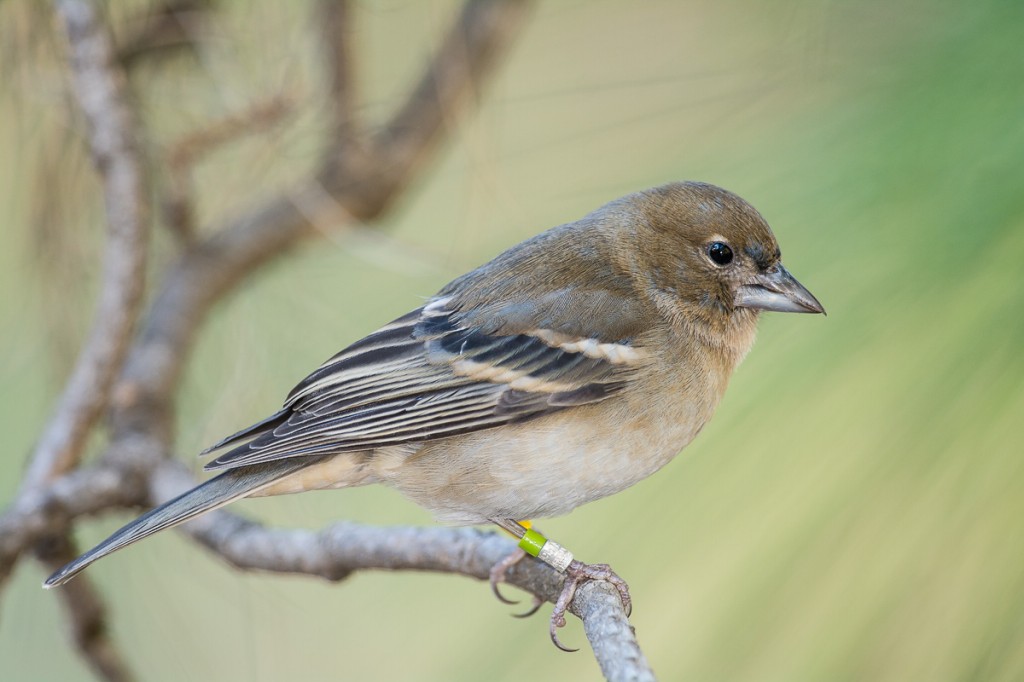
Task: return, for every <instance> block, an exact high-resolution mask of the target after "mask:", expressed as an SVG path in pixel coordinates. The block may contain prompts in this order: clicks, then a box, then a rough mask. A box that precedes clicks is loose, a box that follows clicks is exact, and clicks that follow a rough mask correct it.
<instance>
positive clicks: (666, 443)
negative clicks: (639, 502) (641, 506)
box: [379, 357, 731, 523]
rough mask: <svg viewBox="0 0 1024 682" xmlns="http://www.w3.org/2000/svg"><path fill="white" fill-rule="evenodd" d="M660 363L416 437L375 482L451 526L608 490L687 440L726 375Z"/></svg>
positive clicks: (689, 361)
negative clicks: (514, 414) (496, 423)
mask: <svg viewBox="0 0 1024 682" xmlns="http://www.w3.org/2000/svg"><path fill="white" fill-rule="evenodd" d="M660 364H661V371H658V372H646V373H643V374H642V376H641V377H639V378H637V379H635V380H634V381H632V382H631V383H630V384H629V385H628V386H627V387H626V388H624V389H623V390H622V391H621V392H619V393H617V394H615V395H614V396H613V397H612V398H609V399H607V400H605V401H602V402H599V403H595V404H591V405H584V406H580V407H574V408H570V409H567V410H563V411H560V412H556V413H554V414H551V415H547V416H544V417H539V418H536V419H533V420H530V421H527V422H523V423H519V424H509V425H504V426H501V427H498V428H495V429H491V430H487V431H481V432H477V433H472V434H466V435H462V436H457V437H454V438H449V439H444V440H438V441H433V442H429V443H425V444H423V446H422V447H421V448H420V449H419V450H418V451H417V452H416V453H415V454H413V455H411V456H409V457H408V458H406V459H404V461H403V462H402V463H401V465H400V466H391V467H390V468H389V469H388V471H387V472H386V473H385V472H382V475H381V476H380V479H379V480H381V482H383V483H385V484H388V485H391V486H393V487H395V488H397V489H398V490H400V491H401V492H402V493H404V494H405V495H406V496H408V497H409V498H411V499H412V500H413V501H415V502H417V503H418V504H420V505H421V506H423V507H426V508H427V509H429V510H431V511H432V512H433V513H434V514H435V515H436V516H437V518H438V519H440V520H442V521H448V522H453V523H481V522H484V521H486V520H488V519H494V518H516V519H528V518H542V517H549V516H558V515H561V514H566V513H568V512H569V511H571V510H573V509H574V508H576V507H578V506H580V505H581V504H585V503H586V502H591V501H593V500H596V499H599V498H602V497H606V496H608V495H612V494H614V493H617V492H619V491H621V490H624V489H625V488H628V487H629V486H631V485H633V484H634V483H636V482H638V481H640V480H642V479H644V478H646V477H648V476H650V475H651V474H653V473H654V472H655V471H657V470H658V469H660V468H661V467H663V466H664V465H665V464H666V463H668V462H669V461H670V460H671V459H672V458H673V457H675V455H676V454H677V453H678V452H679V451H680V450H681V449H683V448H684V447H685V446H686V445H687V444H689V443H690V441H691V440H693V438H694V437H695V436H696V435H697V434H698V433H699V432H700V430H701V428H702V427H703V426H704V424H705V423H706V422H707V421H708V419H710V417H711V415H712V413H713V412H714V409H715V407H716V405H717V404H718V401H719V398H720V397H721V394H722V392H723V391H724V389H725V383H726V381H727V379H728V377H727V375H726V373H725V372H723V371H721V370H718V369H716V367H715V366H714V363H708V362H704V361H701V359H696V360H695V359H693V358H690V357H687V358H683V359H682V361H679V362H676V363H669V364H667V365H666V363H660ZM729 369H731V368H729Z"/></svg>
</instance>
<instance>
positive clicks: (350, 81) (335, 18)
mask: <svg viewBox="0 0 1024 682" xmlns="http://www.w3.org/2000/svg"><path fill="white" fill-rule="evenodd" d="M318 14H319V16H318V18H319V21H320V26H321V29H322V31H323V43H324V48H325V50H326V52H327V54H326V63H327V69H328V71H329V72H330V75H331V92H330V95H331V103H332V105H333V106H332V107H331V109H332V111H333V112H334V140H335V147H337V148H343V147H345V146H346V145H349V144H351V143H353V142H355V141H356V140H358V139H359V138H360V137H361V131H360V127H359V124H358V122H357V121H356V86H355V74H354V71H355V70H354V69H353V64H352V62H353V60H352V53H353V49H352V35H353V33H354V31H353V26H352V4H351V3H350V2H349V1H348V0H320V9H319V13H318Z"/></svg>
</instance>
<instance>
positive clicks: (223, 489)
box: [43, 457, 318, 588]
mask: <svg viewBox="0 0 1024 682" xmlns="http://www.w3.org/2000/svg"><path fill="white" fill-rule="evenodd" d="M317 461H318V460H317V459H311V458H305V457H292V458H288V459H283V460H277V461H274V462H267V463H265V464H256V465H252V466H247V467H239V468H238V469H231V470H228V471H226V472H224V473H223V474H221V475H219V476H217V477H215V478H211V479H210V480H209V481H206V482H205V483H202V484H201V485H198V486H196V487H195V488H192V489H191V490H189V491H188V492H186V493H183V494H181V495H179V496H178V497H176V498H174V499H173V500H171V501H170V502H167V503H166V504H163V505H161V506H159V507H157V508H156V509H153V510H151V511H148V512H146V513H145V514H143V515H142V516H140V517H139V518H137V519H135V520H134V521H132V522H131V523H129V524H127V525H125V526H124V527H122V528H121V529H120V530H118V531H116V532H115V533H114V534H113V535H111V536H110V537H109V538H107V539H106V540H104V541H103V542H101V543H100V544H98V545H96V546H95V547H93V548H92V549H90V550H89V551H88V552H86V553H84V554H82V555H81V556H80V557H78V558H77V559H75V560H74V561H71V562H70V563H68V564H67V565H65V566H64V567H63V568H61V569H60V570H58V571H57V572H56V573H54V574H53V575H51V576H50V577H49V578H47V579H46V582H44V583H43V587H46V588H50V587H56V586H57V585H62V584H64V583H66V582H67V581H69V580H71V579H72V578H73V577H75V576H76V575H78V574H79V573H81V572H82V571H83V570H85V568H86V567H88V566H89V565H90V564H91V563H93V562H94V561H96V560H98V559H102V558H103V557H105V556H107V555H108V554H111V553H113V552H116V551H117V550H119V549H121V548H122V547H127V546H128V545H130V544H132V543H133V542H138V541H139V540H142V539H143V538H147V537H149V536H150V535H152V534H153V533H158V532H160V531H162V530H165V529H167V528H171V527H173V526H177V525H178V524H179V523H184V522H185V521H188V520H189V519H193V518H195V517H197V516H200V515H202V514H205V513H207V512H210V511H213V510H214V509H217V508H219V507H223V506H224V505H226V504H228V503H230V502H234V501H235V500H237V499H239V498H242V497H245V496H247V495H251V494H252V493H254V492H257V491H258V490H260V489H262V488H265V487H267V486H268V485H271V484H272V483H274V482H275V481H277V480H279V479H281V478H284V477H285V476H288V475H290V474H293V473H295V472H296V471H298V470H300V469H303V468H305V467H307V466H309V465H310V464H314V463H315V462H317Z"/></svg>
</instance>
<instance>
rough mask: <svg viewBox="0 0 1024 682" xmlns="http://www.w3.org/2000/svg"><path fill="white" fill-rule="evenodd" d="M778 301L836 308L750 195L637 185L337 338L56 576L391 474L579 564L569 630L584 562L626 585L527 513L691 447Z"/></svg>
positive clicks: (557, 621) (639, 473) (471, 520)
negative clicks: (170, 531) (183, 532)
mask: <svg viewBox="0 0 1024 682" xmlns="http://www.w3.org/2000/svg"><path fill="white" fill-rule="evenodd" d="M761 310H775V311H781V312H799V313H823V312H824V309H823V308H822V306H821V304H820V303H818V301H817V300H816V299H815V298H814V296H812V295H811V293H810V292H808V291H807V290H806V289H805V288H804V287H803V286H801V284H800V283H799V282H797V280H796V279H794V278H793V276H792V275H790V274H789V272H788V271H787V270H786V269H785V268H784V267H783V266H782V262H781V261H780V252H779V247H778V244H777V243H776V241H775V237H774V235H773V234H772V231H771V229H770V228H769V227H768V224H767V223H766V222H765V221H764V219H763V218H762V217H761V215H760V214H759V213H758V212H757V211H756V210H754V208H753V207H751V206H750V205H749V204H748V203H746V202H745V201H743V200H742V199H740V198H739V197H737V196H736V195H734V194H731V193H730V192H727V191H725V190H723V189H721V188H718V187H715V186H713V185H708V184H703V183H696V182H682V183H672V184H668V185H665V186H662V187H657V188H654V189H650V190H646V191H643V192H638V193H636V194H631V195H629V196H627V197H624V198H621V199H618V200H616V201H613V202H611V203H609V204H607V205H605V206H603V207H601V208H599V209H598V210H596V211H595V212H593V213H591V214H590V215H588V216H586V217H584V218H583V219H581V220H578V221H576V222H574V223H569V224H567V225H562V226H560V227H556V228H553V229H551V230H548V231H547V232H544V233H543V234H540V235H538V236H536V237H534V238H532V239H529V240H527V241H525V242H523V243H521V244H519V245H517V246H514V247H512V248H511V249H509V250H508V251H506V252H504V253H503V254H501V255H500V256H498V257H497V258H495V259H494V260H492V261H491V262H490V263H487V264H486V265H484V266H482V267H480V268H477V269H476V270H473V271H472V272H470V273H468V274H466V275H463V276H462V277H459V278H458V279H456V280H455V281H453V282H452V283H450V284H448V285H447V286H446V287H444V288H443V289H442V290H441V291H440V293H438V294H437V295H436V296H435V297H433V298H432V299H430V301H429V302H428V303H427V304H426V305H424V306H422V307H421V308H417V309H416V310H414V311H412V312H411V313H409V314H408V315H404V316H402V317H400V318H398V319H397V320H395V321H394V322H391V323H390V324H387V325H385V326H384V327H381V328H380V329H379V330H377V331H376V332H374V333H372V334H370V335H369V336H367V337H366V338H364V339H362V340H361V341H357V342H356V343H353V344H352V345H350V346H349V347H348V348H346V349H344V350H343V351H341V352H340V353H338V354H337V355H335V356H334V357H332V358H331V359H330V360H328V361H327V362H325V363H324V364H323V365H321V366H320V367H319V368H318V369H317V370H316V371H314V372H313V373H312V374H310V375H309V376H308V377H306V379H304V380H303V381H302V382H301V383H300V384H299V385H298V386H296V387H295V388H294V389H293V390H292V392H291V393H290V394H289V395H288V398H287V400H286V401H285V404H284V408H283V409H281V410H280V411H279V412H277V413H276V414H274V415H272V416H270V417H268V418H267V419H264V420H263V421H261V422H259V423H258V424H254V425H253V426H250V427H249V428H247V429H244V430H242V431H240V432H238V433H236V434H234V435H233V436H229V437H228V438H225V439H224V440H222V441H221V442H219V443H217V444H216V445H214V446H213V447H211V448H209V449H208V450H207V451H206V452H212V451H215V450H224V449H227V450H226V452H224V453H223V454H221V455H219V456H218V457H216V458H215V459H214V460H213V461H211V462H209V463H208V464H207V465H206V468H207V469H210V470H216V471H221V472H222V473H221V474H220V475H218V476H217V477H215V478H212V479H210V480H208V481H206V482H205V483H203V484H201V485H199V486H197V487H196V488H194V489H192V490H190V491H188V492H186V493H184V494H183V495H181V496H180V497H178V498H176V499H174V500H172V501H170V502H168V503H167V504H165V505H163V506H161V507H158V508H157V509H154V510H152V511H150V512H148V513H146V514H144V515H143V516H141V517H140V518H138V519H136V520H135V521H132V522H131V523H129V524H128V525H126V526H125V527H124V528H122V529H120V530H119V531H117V532H116V533H114V534H113V535H112V536H110V537H109V538H108V539H107V540H105V541H103V542H102V543H100V544H99V545H98V546H97V547H95V548H94V549H92V550H90V551H88V552H86V553H85V554H83V555H82V556H81V557H79V558H77V559H75V560H74V561H72V562H71V563H69V564H68V565H67V566H65V567H63V568H62V569H60V570H59V571H57V572H56V573H54V574H53V575H52V576H50V578H49V579H48V580H47V581H46V583H45V585H46V586H47V587H52V586H55V585H60V584H61V583H64V582H66V581H67V580H69V579H70V578H71V577H73V576H74V575H76V574H77V573H78V572H80V571H81V570H83V569H84V568H85V567H86V566H88V565H89V564H91V563H92V562H94V561H96V560H97V559H99V558H101V557H103V556H106V555H107V554H110V553H111V552H114V551H116V550H118V549H120V548H122V547H125V546H126V545H129V544H131V543H133V542H136V541H138V540H141V539H143V538H145V537H147V536H149V535H152V534H153V533H156V532H157V531H160V530H163V529H165V528H170V527H172V526H175V525H177V524H179V523H182V522H183V521H187V520H189V519H191V518H193V517H195V516H198V515H200V514H203V513H205V512H208V511H210V510H212V509H215V508H217V507H221V506H223V505H225V504H227V503H229V502H232V501H234V500H237V499H239V498H242V497H247V496H256V495H279V494H284V493H295V492H302V491H306V490H315V489H323V488H346V487H350V486H357V485H366V484H368V483H382V484H384V485H388V486H391V487H393V488H395V489H397V490H399V491H400V492H402V493H403V494H405V495H406V496H408V497H409V498H410V499H412V500H413V501H415V502H417V503H418V504H420V505H422V506H423V507H425V508H427V509H429V510H430V511H432V512H433V513H434V514H435V516H436V517H437V518H438V519H439V520H442V521H446V522H450V523H458V524H476V523H495V524H497V525H499V526H501V527H503V528H505V529H506V530H509V531H511V532H513V533H514V534H515V535H517V536H519V537H520V538H522V540H521V543H520V547H522V548H523V550H524V551H526V552H528V553H530V554H533V555H534V556H537V557H538V558H540V559H541V560H543V561H545V562H547V563H549V564H551V565H552V566H554V567H555V568H556V569H558V570H560V571H562V572H563V573H566V574H567V578H566V587H565V591H564V592H563V594H562V599H560V600H559V603H558V604H557V605H556V609H555V613H554V615H553V616H552V625H551V632H552V636H553V638H554V639H555V642H556V644H557V643H558V642H557V638H556V637H554V633H555V628H556V627H558V626H560V625H562V624H564V622H565V621H564V611H565V607H566V606H567V605H568V603H569V601H570V600H571V597H572V594H573V592H574V590H575V589H576V587H577V586H578V585H579V584H580V583H581V582H582V581H585V580H588V579H593V578H603V579H611V580H612V581H613V582H615V584H616V585H618V586H619V588H620V593H621V594H622V597H623V601H624V603H625V605H626V606H627V608H628V605H629V595H628V591H627V590H626V586H625V583H624V582H622V581H621V579H619V578H618V577H617V576H615V575H614V574H613V573H611V572H610V569H608V568H607V567H606V566H603V565H587V564H582V563H581V562H579V561H575V560H573V559H572V555H571V554H570V553H569V552H568V551H566V550H565V549H564V548H562V547H561V546H559V545H557V544H555V543H554V542H551V541H547V540H546V538H544V537H543V536H541V535H540V534H539V533H537V532H536V531H535V530H528V528H527V527H526V526H524V525H523V524H521V523H520V520H525V519H534V518H540V517H549V516H557V515H560V514H565V513H568V512H569V511H571V510H573V509H575V508H576V507H578V506H579V505H581V504H584V503H586V502H590V501H592V500H596V499H599V498H602V497H605V496H607V495H612V494H614V493H617V492H619V491H621V490H623V489H625V488H627V487H629V486H631V485H633V484H634V483H636V482H637V481H640V480H641V479H643V478H646V477H647V476H650V475H651V474H653V473H654V472H655V471H657V470H658V469H660V468H661V467H663V466H664V465H665V464H666V463H667V462H668V461H669V460H671V459H672V458H673V457H675V455H676V454H677V453H678V452H679V451H680V450H681V449H682V448H684V447H685V446H686V445H687V444H688V443H689V442H690V441H691V440H693V438H694V437H695V436H696V435H697V434H698V433H699V432H700V430H701V428H703V426H704V424H706V423H707V421H708V420H709V419H710V418H711V415H712V414H713V413H714V410H715V407H716V406H717V405H718V402H719V400H720V399H721V397H722V394H723V393H724V391H725V387H726V384H727V383H728V381H729V377H730V376H731V375H732V372H733V370H734V369H735V368H736V366H737V365H738V364H739V362H740V361H741V360H742V359H743V356H744V355H746V353H747V351H748V350H750V346H751V344H752V343H753V342H754V335H755V329H756V324H757V317H758V313H759V311H761ZM204 454H205V453H204ZM510 563H511V560H510V561H509V562H502V565H499V566H498V567H496V569H495V571H494V573H493V575H492V579H493V584H495V585H496V583H497V582H498V581H500V579H501V577H502V575H503V572H504V570H505V569H506V568H507V566H508V565H509V564H510ZM559 646H560V645H559Z"/></svg>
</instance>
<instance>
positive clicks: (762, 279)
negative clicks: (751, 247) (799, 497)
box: [734, 263, 825, 313]
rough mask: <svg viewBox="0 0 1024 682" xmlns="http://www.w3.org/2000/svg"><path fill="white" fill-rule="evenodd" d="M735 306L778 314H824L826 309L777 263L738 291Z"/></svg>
mask: <svg viewBox="0 0 1024 682" xmlns="http://www.w3.org/2000/svg"><path fill="white" fill-rule="evenodd" d="M734 303H735V304H736V306H737V307H738V308H758V309H760V310H774V311H776V312H780V313H824V312H825V308H823V307H822V305H821V304H820V303H818V299H816V298H814V294H812V293H811V292H809V291H807V289H805V288H804V285H803V284H800V282H798V281H796V277H794V276H793V275H791V274H789V270H787V269H786V268H784V267H782V263H779V264H778V265H776V266H775V267H773V268H772V269H771V270H769V271H768V272H762V273H759V274H758V275H757V276H756V277H754V278H753V280H751V281H750V283H748V284H744V285H743V286H741V287H740V288H739V290H737V292H736V299H735V301H734Z"/></svg>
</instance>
